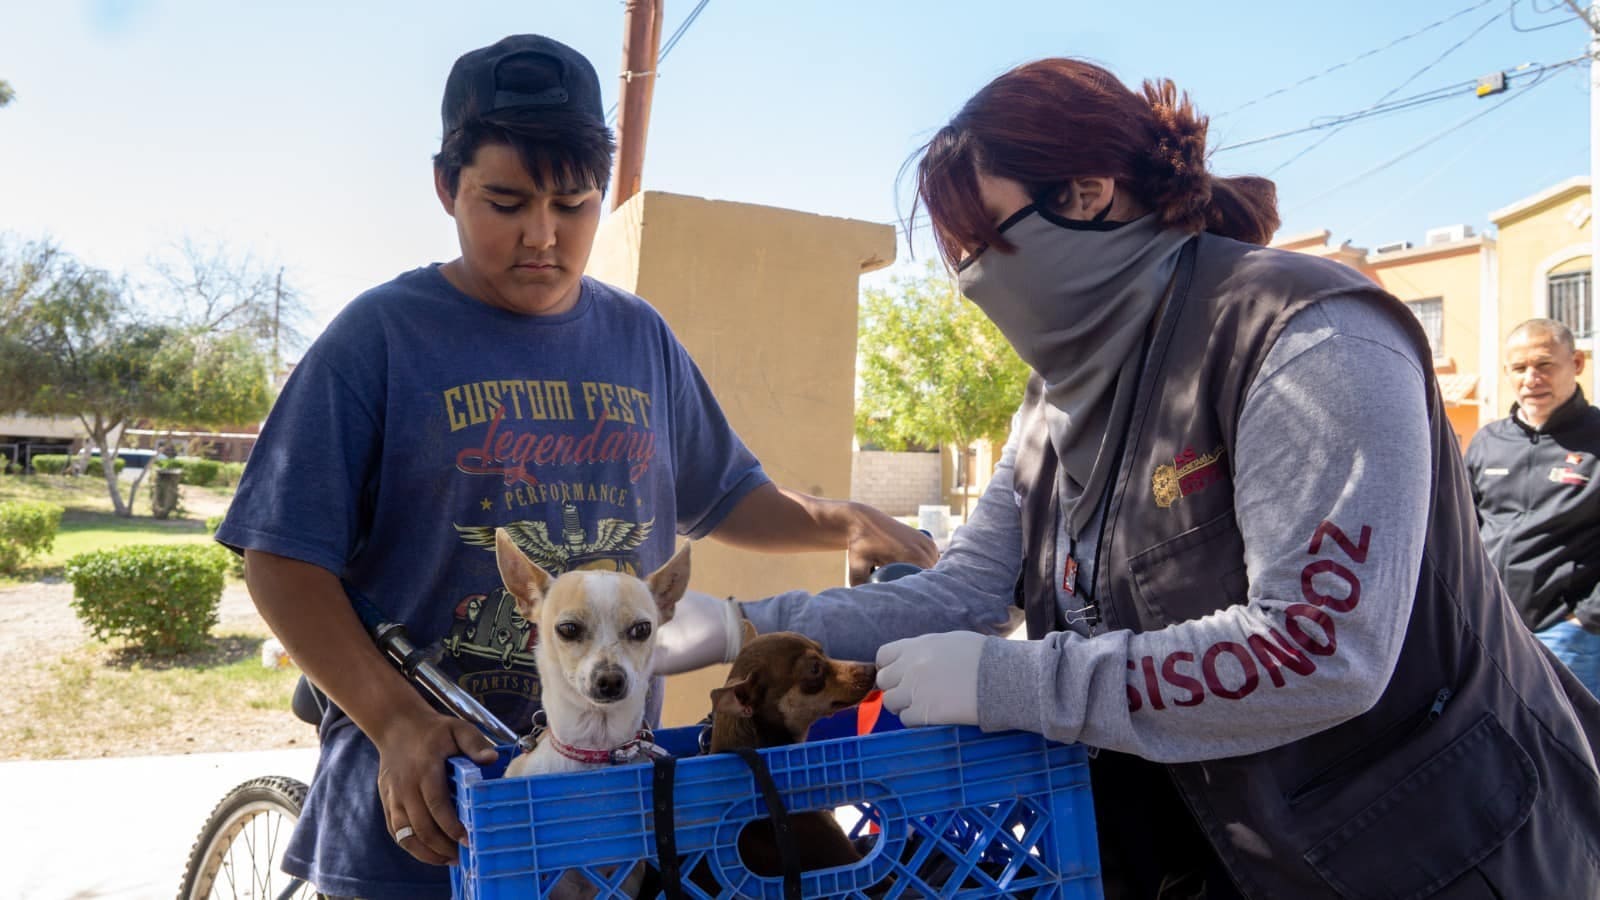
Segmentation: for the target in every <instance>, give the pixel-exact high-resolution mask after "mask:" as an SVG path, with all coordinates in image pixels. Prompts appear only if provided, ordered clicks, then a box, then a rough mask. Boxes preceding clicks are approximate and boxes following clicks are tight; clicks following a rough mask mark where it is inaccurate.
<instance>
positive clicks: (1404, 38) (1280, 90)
mask: <svg viewBox="0 0 1600 900" xmlns="http://www.w3.org/2000/svg"><path fill="white" fill-rule="evenodd" d="M1493 2H1494V0H1483V2H1481V3H1474V4H1473V5H1471V6H1469V7H1467V8H1465V9H1460V10H1457V11H1456V12H1453V13H1451V14H1450V15H1448V16H1445V17H1444V18H1442V19H1440V20H1439V21H1437V22H1434V23H1432V24H1430V25H1424V26H1423V27H1421V28H1419V29H1417V30H1416V31H1413V32H1411V33H1410V34H1403V35H1401V36H1400V37H1397V38H1395V39H1394V40H1392V41H1390V42H1389V43H1387V44H1384V45H1383V46H1382V47H1378V48H1377V49H1375V50H1368V51H1367V52H1365V53H1362V54H1358V55H1356V56H1353V57H1351V58H1350V59H1347V60H1345V61H1344V62H1342V63H1339V64H1338V65H1335V66H1330V67H1328V68H1326V69H1324V70H1322V71H1321V72H1318V73H1317V74H1315V75H1308V76H1306V77H1305V78H1302V79H1300V80H1299V81H1296V82H1295V83H1294V84H1291V85H1287V86H1285V87H1281V88H1278V89H1277V90H1275V91H1269V92H1268V93H1265V94H1262V95H1261V96H1259V97H1257V98H1255V99H1254V100H1251V101H1249V102H1247V103H1243V104H1240V105H1239V106H1235V107H1234V108H1232V109H1230V110H1228V111H1226V112H1222V113H1218V114H1217V115H1215V116H1212V118H1213V119H1221V118H1224V117H1226V116H1231V115H1233V114H1234V113H1236V112H1239V111H1240V110H1243V109H1247V108H1249V107H1251V106H1255V105H1256V104H1257V103H1261V102H1262V101H1264V100H1270V99H1272V98H1273V97H1277V96H1279V95H1281V94H1286V93H1288V92H1290V91H1292V90H1294V89H1295V88H1297V87H1300V86H1301V85H1305V84H1310V83H1311V82H1313V81H1316V80H1317V79H1318V78H1322V77H1323V76H1325V75H1331V74H1333V73H1334V72H1337V71H1339V70H1340V69H1343V68H1346V67H1348V66H1351V65H1354V64H1355V63H1358V62H1360V61H1362V60H1363V59H1366V58H1367V57H1369V56H1376V55H1377V54H1379V53H1382V52H1383V51H1385V50H1388V49H1389V48H1391V47H1394V46H1396V45H1398V44H1402V43H1405V42H1406V41H1409V40H1411V39H1412V38H1415V37H1420V36H1421V35H1424V34H1427V33H1428V32H1430V31H1432V30H1433V29H1435V28H1438V27H1439V26H1441V25H1444V24H1446V23H1448V22H1451V21H1454V20H1455V19H1458V18H1460V17H1462V16H1464V15H1466V14H1467V13H1469V12H1472V11H1473V10H1475V9H1482V8H1483V7H1485V6H1488V5H1489V4H1490V3H1493ZM1513 5H1515V0H1513Z"/></svg>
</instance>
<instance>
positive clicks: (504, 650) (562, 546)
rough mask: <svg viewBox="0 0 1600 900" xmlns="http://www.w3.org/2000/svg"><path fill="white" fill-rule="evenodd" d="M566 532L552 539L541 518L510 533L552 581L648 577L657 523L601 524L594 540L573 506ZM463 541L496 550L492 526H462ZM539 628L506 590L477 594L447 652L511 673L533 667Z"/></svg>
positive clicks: (565, 511) (565, 516)
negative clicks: (646, 547) (644, 550)
mask: <svg viewBox="0 0 1600 900" xmlns="http://www.w3.org/2000/svg"><path fill="white" fill-rule="evenodd" d="M561 520H562V531H561V537H560V539H559V540H557V539H555V538H552V537H551V535H550V529H549V526H548V525H547V524H546V523H545V522H541V521H538V520H535V519H525V520H522V521H520V522H510V523H507V524H506V525H503V526H500V527H503V528H505V529H506V533H507V534H508V535H510V537H511V540H512V542H513V543H515V544H516V545H517V547H518V548H520V549H521V550H522V552H523V553H526V554H527V555H528V558H529V559H531V560H533V561H534V562H536V563H538V564H539V566H540V567H541V568H543V569H544V570H545V571H546V572H549V573H550V574H551V575H552V576H556V575H561V574H562V573H563V572H572V571H576V570H579V569H599V570H602V571H607V572H626V573H628V574H629V575H634V576H638V575H640V574H641V573H642V572H643V566H642V565H641V563H640V560H639V554H638V549H639V547H640V546H642V545H643V544H644V542H645V541H646V540H647V539H649V537H650V533H651V531H652V529H653V528H654V525H655V520H654V519H651V520H650V521H648V522H629V521H627V520H626V519H615V518H608V519H601V520H600V521H598V522H597V523H595V529H594V536H593V537H592V538H591V537H590V536H589V532H588V531H586V530H585V529H584V527H583V525H582V523H581V522H580V520H579V518H578V509H577V507H576V506H574V505H573V504H571V503H567V504H564V505H563V506H562V510H561ZM455 529H456V533H457V534H458V535H460V537H461V541H462V542H463V543H465V544H467V545H468V546H471V547H479V548H482V549H484V550H489V551H493V550H494V532H495V528H494V526H491V525H456V526H455ZM536 632H537V626H536V625H535V623H533V622H529V621H528V620H526V619H524V618H522V615H521V614H520V613H518V612H517V609H516V603H515V601H514V599H513V598H512V597H511V595H510V594H509V593H507V592H506V591H505V589H504V588H503V587H501V588H497V589H495V590H492V591H490V592H489V593H487V594H474V595H472V596H471V597H468V598H466V599H465V600H464V601H462V602H461V603H460V604H458V605H457V608H456V610H455V622H454V623H453V624H452V626H451V629H450V636H449V637H448V638H446V639H445V649H446V650H447V651H449V653H450V654H451V655H452V656H457V657H460V656H462V655H468V656H474V657H477V658H479V659H487V660H493V661H495V662H497V663H499V664H500V665H502V666H504V667H506V668H510V667H511V666H512V665H514V664H517V663H523V664H527V665H532V664H533V644H534V639H535V637H536Z"/></svg>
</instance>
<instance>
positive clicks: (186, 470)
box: [156, 456, 222, 487]
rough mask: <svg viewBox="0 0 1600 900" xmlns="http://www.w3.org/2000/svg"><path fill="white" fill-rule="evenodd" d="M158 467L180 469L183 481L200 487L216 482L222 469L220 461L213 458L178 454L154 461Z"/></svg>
mask: <svg viewBox="0 0 1600 900" xmlns="http://www.w3.org/2000/svg"><path fill="white" fill-rule="evenodd" d="M156 467H157V468H160V469H181V470H182V471H183V483H184V484H193V485H198V486H200V487H209V486H211V485H213V484H215V483H216V482H217V476H218V475H219V474H220V473H221V471H222V463H220V462H218V461H216V460H214V459H206V458H204V457H200V456H180V457H178V458H176V459H164V460H161V461H160V462H158V463H156Z"/></svg>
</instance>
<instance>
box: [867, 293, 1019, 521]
mask: <svg viewBox="0 0 1600 900" xmlns="http://www.w3.org/2000/svg"><path fill="white" fill-rule="evenodd" d="M860 318H861V324H860V337H859V339H858V343H857V350H856V353H857V357H858V362H859V365H858V367H857V368H858V371H859V372H860V373H861V374H860V377H861V397H860V399H859V401H858V402H857V404H856V435H857V436H858V437H859V438H860V439H861V440H862V441H863V442H867V443H875V444H879V445H881V446H883V447H886V448H888V449H890V450H903V449H905V448H906V447H907V446H908V445H911V444H921V445H924V446H937V445H941V444H950V445H952V446H953V447H954V448H956V452H957V453H958V454H959V455H958V457H957V460H958V465H959V463H960V462H961V461H962V460H964V459H965V456H966V448H967V447H968V446H970V445H971V444H972V442H973V441H975V440H978V439H980V438H988V439H990V440H993V441H999V440H1002V439H1003V438H1004V437H1005V434H1006V431H1007V429H1008V428H1009V427H1010V423H1011V415H1012V413H1013V412H1015V411H1016V408H1017V404H1018V403H1020V402H1021V400H1022V390H1023V388H1024V386H1025V385H1026V384H1027V379H1028V367H1027V364H1025V363H1024V362H1023V361H1022V360H1021V359H1019V358H1018V357H1017V354H1016V351H1014V350H1012V349H1011V345H1010V344H1008V343H1006V339H1005V337H1004V336H1003V335H1002V334H1001V333H1000V330H999V329H998V328H996V327H995V325H994V323H993V322H990V321H989V319H988V318H987V317H985V316H984V314H983V313H982V311H980V310H979V309H978V308H977V306H975V305H973V304H972V303H969V302H967V301H966V300H965V299H963V298H962V296H961V294H960V293H959V291H958V290H957V289H956V285H955V282H954V280H953V279H951V278H950V277H949V276H948V275H946V274H945V273H944V272H943V271H942V270H939V269H937V268H935V266H934V265H933V264H932V263H930V264H929V265H928V266H927V268H926V269H925V270H924V271H923V273H922V274H920V275H916V276H910V277H898V278H895V279H893V281H892V282H891V286H890V287H889V288H887V289H882V288H878V289H869V290H867V291H865V292H864V295H863V298H862V304H861V317H860ZM964 496H965V495H963V502H962V510H961V514H962V515H963V516H965V515H966V512H967V510H966V503H965V499H964Z"/></svg>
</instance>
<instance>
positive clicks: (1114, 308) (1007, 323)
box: [958, 206, 1192, 536]
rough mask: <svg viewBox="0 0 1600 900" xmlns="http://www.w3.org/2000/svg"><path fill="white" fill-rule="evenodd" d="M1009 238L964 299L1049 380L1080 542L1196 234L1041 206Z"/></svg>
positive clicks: (1053, 429) (964, 281)
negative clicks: (1073, 215)
mask: <svg viewBox="0 0 1600 900" xmlns="http://www.w3.org/2000/svg"><path fill="white" fill-rule="evenodd" d="M1001 231H1002V232H1003V233H1004V234H1005V236H1006V239H1007V240H1009V241H1011V242H1012V243H1013V244H1015V245H1016V250H1015V251H1014V252H1012V253H1000V252H998V251H995V250H992V249H991V250H980V251H979V252H978V253H977V254H976V255H975V256H974V257H972V258H971V259H970V260H969V261H967V262H964V263H963V264H962V266H961V268H960V271H959V274H958V280H959V283H960V286H961V293H962V294H964V295H966V297H967V298H968V299H969V300H971V301H972V302H974V303H976V304H977V305H978V307H979V308H980V309H982V310H983V311H984V314H985V315H987V316H988V317H989V318H990V319H991V320H992V321H993V322H994V323H995V325H996V326H997V327H998V328H999V329H1000V332H1001V333H1002V334H1004V335H1005V336H1006V340H1007V341H1009V342H1010V343H1011V346H1012V347H1013V348H1015V349H1016V351H1017V355H1018V356H1020V357H1022V360H1023V362H1026V363H1027V364H1028V365H1029V366H1030V367H1032V368H1033V370H1034V371H1035V372H1037V373H1038V374H1039V376H1040V377H1042V378H1043V379H1044V382H1045V397H1046V399H1047V401H1048V402H1049V405H1050V409H1049V411H1048V413H1047V416H1046V419H1047V421H1048V422H1049V425H1050V441H1051V444H1052V445H1054V447H1055V450H1056V456H1057V458H1058V459H1059V460H1060V461H1061V467H1060V469H1061V473H1062V479H1061V485H1060V490H1061V507H1062V511H1063V513H1064V514H1065V515H1066V517H1067V522H1068V527H1069V533H1070V534H1072V535H1073V536H1076V535H1077V534H1078V532H1079V530H1080V529H1081V528H1082V526H1083V524H1084V523H1085V522H1087V521H1088V519H1089V518H1090V516H1091V514H1092V513H1093V511H1094V508H1095V504H1094V503H1093V502H1092V501H1093V500H1094V499H1095V498H1098V497H1099V496H1100V494H1101V491H1102V490H1103V489H1104V485H1105V481H1106V479H1107V477H1108V476H1109V473H1110V471H1111V469H1112V468H1113V466H1114V464H1115V460H1112V459H1109V457H1110V456H1112V455H1113V454H1114V453H1115V449H1116V446H1117V443H1118V441H1117V438H1118V437H1119V436H1120V432H1121V430H1122V429H1123V428H1125V427H1126V425H1127V414H1128V412H1129V410H1131V409H1132V405H1133V384H1134V382H1135V381H1137V375H1138V372H1137V367H1138V364H1139V360H1140V359H1142V357H1143V352H1142V351H1143V348H1144V343H1145V337H1146V330H1147V328H1148V327H1149V325H1150V321H1151V319H1152V318H1153V317H1154V315H1155V312H1156V310H1157V309H1158V308H1159V307H1160V306H1161V302H1162V300H1163V298H1164V297H1165V296H1166V292H1167V290H1168V287H1169V285H1170V284H1171V282H1172V275H1173V272H1174V271H1176V269H1177V265H1178V252H1179V251H1180V250H1181V249H1182V248H1183V245H1184V244H1185V243H1187V242H1188V240H1189V239H1190V238H1191V237H1192V235H1189V234H1186V233H1184V232H1181V231H1175V230H1172V229H1168V228H1164V227H1162V226H1161V225H1160V223H1159V222H1157V221H1156V217H1155V216H1154V215H1145V216H1142V217H1140V218H1138V219H1135V220H1133V221H1132V222H1126V223H1113V222H1103V221H1089V222H1082V221H1073V220H1068V219H1064V218H1062V217H1060V216H1058V215H1055V214H1053V213H1050V212H1048V211H1045V210H1041V209H1039V208H1037V207H1034V206H1030V207H1026V208H1024V209H1023V210H1021V211H1020V212H1018V213H1017V214H1016V215H1013V216H1012V217H1011V218H1010V219H1008V220H1007V221H1006V222H1005V223H1004V224H1003V225H1002V226H1001ZM1119 385H1120V386H1123V388H1124V389H1122V390H1119V389H1118V388H1119ZM1085 499H1088V500H1089V501H1091V502H1082V501H1084V500H1085Z"/></svg>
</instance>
